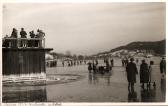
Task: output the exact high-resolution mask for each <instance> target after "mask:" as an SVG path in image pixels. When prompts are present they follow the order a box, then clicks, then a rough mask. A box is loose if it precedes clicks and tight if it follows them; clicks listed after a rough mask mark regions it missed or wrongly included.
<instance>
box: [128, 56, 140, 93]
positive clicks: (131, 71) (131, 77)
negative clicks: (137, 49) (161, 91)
mask: <svg viewBox="0 0 168 106" xmlns="http://www.w3.org/2000/svg"><path fill="white" fill-rule="evenodd" d="M133 61H134V59H133V58H131V59H130V62H129V63H128V65H127V66H126V72H127V80H128V90H130V86H131V90H132V91H133V90H134V83H136V74H138V71H137V67H136V64H135V63H134V62H133Z"/></svg>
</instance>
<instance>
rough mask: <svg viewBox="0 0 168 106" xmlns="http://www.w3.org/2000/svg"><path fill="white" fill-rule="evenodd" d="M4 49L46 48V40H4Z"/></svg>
mask: <svg viewBox="0 0 168 106" xmlns="http://www.w3.org/2000/svg"><path fill="white" fill-rule="evenodd" d="M2 40H3V44H2V47H3V48H45V38H3V39H2Z"/></svg>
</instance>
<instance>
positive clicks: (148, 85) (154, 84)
mask: <svg viewBox="0 0 168 106" xmlns="http://www.w3.org/2000/svg"><path fill="white" fill-rule="evenodd" d="M152 83H153V87H156V83H155V82H148V83H146V87H147V88H150V86H151V84H152ZM141 87H142V88H143V89H144V87H145V83H142V85H141Z"/></svg>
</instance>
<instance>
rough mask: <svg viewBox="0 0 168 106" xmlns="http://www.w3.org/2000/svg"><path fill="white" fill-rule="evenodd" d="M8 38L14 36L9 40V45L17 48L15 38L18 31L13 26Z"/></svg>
mask: <svg viewBox="0 0 168 106" xmlns="http://www.w3.org/2000/svg"><path fill="white" fill-rule="evenodd" d="M10 38H15V39H13V40H12V41H11V47H13V48H17V39H16V38H18V32H17V30H16V29H15V28H13V30H12V34H11V36H10Z"/></svg>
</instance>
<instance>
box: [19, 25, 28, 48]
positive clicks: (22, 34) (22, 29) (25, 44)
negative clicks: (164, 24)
mask: <svg viewBox="0 0 168 106" xmlns="http://www.w3.org/2000/svg"><path fill="white" fill-rule="evenodd" d="M20 35H21V38H27V37H26V35H27V33H26V31H24V28H21V31H20ZM21 47H27V40H26V39H22V40H21Z"/></svg>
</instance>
